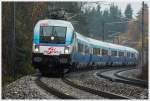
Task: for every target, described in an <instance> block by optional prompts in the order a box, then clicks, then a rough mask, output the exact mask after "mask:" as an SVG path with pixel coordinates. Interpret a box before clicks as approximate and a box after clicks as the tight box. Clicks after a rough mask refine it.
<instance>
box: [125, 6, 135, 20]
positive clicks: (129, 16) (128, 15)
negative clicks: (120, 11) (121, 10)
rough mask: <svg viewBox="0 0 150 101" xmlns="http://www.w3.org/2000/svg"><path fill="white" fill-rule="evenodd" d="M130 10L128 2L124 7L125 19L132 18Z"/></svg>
mask: <svg viewBox="0 0 150 101" xmlns="http://www.w3.org/2000/svg"><path fill="white" fill-rule="evenodd" d="M132 12H133V11H132V8H131V5H130V4H128V5H127V7H126V9H125V17H126V18H127V19H132Z"/></svg>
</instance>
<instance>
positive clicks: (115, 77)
mask: <svg viewBox="0 0 150 101" xmlns="http://www.w3.org/2000/svg"><path fill="white" fill-rule="evenodd" d="M132 69H135V68H132ZM126 70H131V68H129V69H127V68H126V69H121V70H116V72H114V73H113V74H112V75H111V76H110V73H109V71H112V70H105V71H102V72H98V73H96V75H97V76H99V77H102V78H105V79H108V80H110V81H115V82H121V83H126V84H130V85H134V86H138V87H143V88H148V82H145V81H143V80H136V79H131V78H127V77H124V76H121V75H120V74H119V73H120V72H123V71H126ZM104 73H105V75H104ZM106 73H107V74H108V75H106Z"/></svg>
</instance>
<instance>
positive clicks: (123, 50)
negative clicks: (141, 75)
mask: <svg viewBox="0 0 150 101" xmlns="http://www.w3.org/2000/svg"><path fill="white" fill-rule="evenodd" d="M32 49H33V50H32V64H33V66H34V67H35V68H37V69H39V71H40V72H41V73H42V74H56V73H57V74H62V75H63V74H64V72H65V70H70V69H79V68H92V67H93V68H94V67H99V68H101V67H104V66H110V67H111V66H128V65H137V63H138V56H139V52H138V51H137V50H136V49H134V48H131V47H127V46H122V45H118V44H113V43H108V42H103V41H100V40H96V39H93V38H90V37H86V36H84V35H82V34H80V33H78V32H76V31H75V29H74V27H73V25H72V23H71V22H69V21H65V20H56V19H45V20H40V21H38V22H37V23H36V25H35V27H34V35H33V48H32Z"/></svg>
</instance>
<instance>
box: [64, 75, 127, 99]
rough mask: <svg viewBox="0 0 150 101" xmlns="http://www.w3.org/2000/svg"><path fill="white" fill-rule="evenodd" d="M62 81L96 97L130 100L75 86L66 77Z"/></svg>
mask: <svg viewBox="0 0 150 101" xmlns="http://www.w3.org/2000/svg"><path fill="white" fill-rule="evenodd" d="M62 81H63V82H65V83H66V84H68V85H71V86H73V87H75V88H77V89H80V90H83V91H86V92H89V93H92V94H95V95H98V96H102V97H104V98H108V99H129V98H127V97H124V96H120V95H117V94H112V93H109V92H104V91H99V90H95V89H92V88H88V87H84V86H81V85H78V84H75V83H73V82H71V81H70V80H68V79H66V78H65V77H64V78H62Z"/></svg>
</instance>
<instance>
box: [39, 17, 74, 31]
mask: <svg viewBox="0 0 150 101" xmlns="http://www.w3.org/2000/svg"><path fill="white" fill-rule="evenodd" d="M37 25H45V26H46V25H47V26H62V27H69V28H72V29H74V28H73V26H72V24H71V22H69V21H64V20H55V19H46V20H40V21H39V22H38V23H37Z"/></svg>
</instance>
